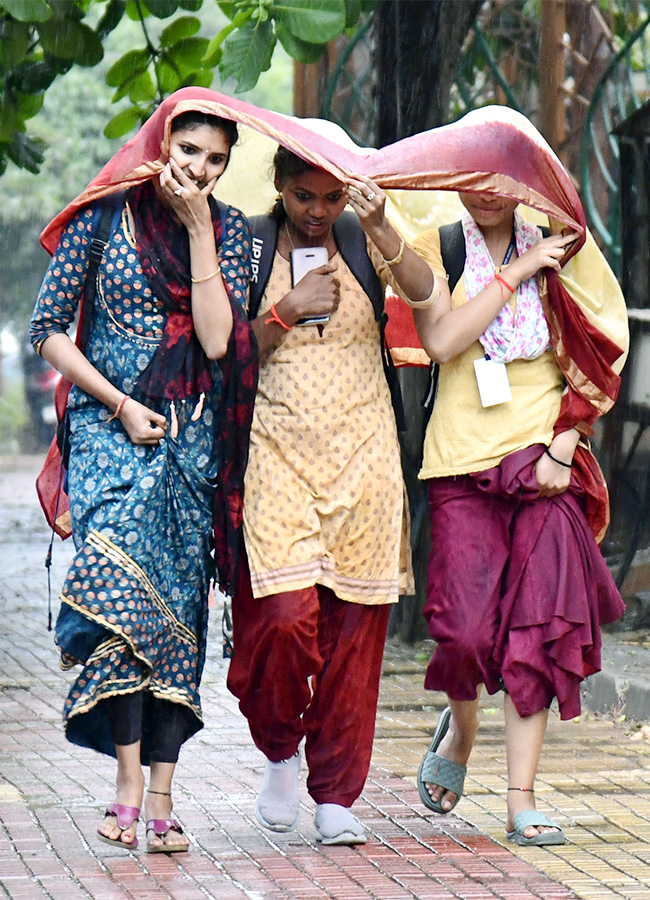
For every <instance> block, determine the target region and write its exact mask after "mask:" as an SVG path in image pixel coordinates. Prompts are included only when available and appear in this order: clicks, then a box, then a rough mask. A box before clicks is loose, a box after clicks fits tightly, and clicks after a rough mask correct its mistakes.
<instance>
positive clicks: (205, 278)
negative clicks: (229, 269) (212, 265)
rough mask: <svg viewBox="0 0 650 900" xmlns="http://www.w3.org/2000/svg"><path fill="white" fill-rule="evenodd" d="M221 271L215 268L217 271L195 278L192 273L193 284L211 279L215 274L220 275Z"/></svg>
mask: <svg viewBox="0 0 650 900" xmlns="http://www.w3.org/2000/svg"><path fill="white" fill-rule="evenodd" d="M219 272H221V269H215V271H214V272H212V274H211V275H205V276H204V277H203V278H194V277H193V276H192V275H190V278H191V280H192V284H201V282H203V281H210V279H211V278H214V276H215V275H218V274H219Z"/></svg>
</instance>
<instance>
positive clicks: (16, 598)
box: [0, 457, 650, 900]
mask: <svg viewBox="0 0 650 900" xmlns="http://www.w3.org/2000/svg"><path fill="white" fill-rule="evenodd" d="M37 465H38V460H35V459H30V458H28V459H25V460H22V461H21V460H16V459H13V458H2V457H0V528H1V533H2V535H3V540H2V542H1V544H0V610H1V615H0V896H2V897H9V898H11V900H41V898H50V900H87V898H92V900H205V898H215V900H242V898H248V900H267V898H268V900H271V898H273V900H275V898H278V900H279V898H286V900H325V898H335V900H357V898H372V900H415V898H417V900H428V898H431V900H452V898H456V900H495V898H498V900H528V898H538V900H568V898H572V897H576V896H578V897H581V898H584V900H606V898H630V900H631V898H639V900H641V898H648V897H650V790H649V789H650V761H649V757H648V752H649V750H650V744H648V743H646V742H645V741H644V740H642V739H639V738H641V732H639V731H638V730H637V732H636V733H635V732H634V731H633V729H631V728H630V727H629V726H628V725H626V724H625V723H617V722H616V721H615V719H616V716H615V715H610V716H609V717H596V716H593V715H584V716H583V717H582V719H581V720H580V721H579V722H571V723H560V722H559V719H558V718H557V716H556V715H555V714H553V713H552V715H551V722H550V727H549V734H548V739H547V745H546V748H545V753H544V757H543V760H542V766H541V772H540V777H539V780H538V783H537V798H538V803H539V806H540V807H541V808H542V809H544V810H546V811H548V812H550V814H551V815H554V816H555V817H556V818H557V819H558V820H559V821H560V823H561V824H562V826H563V827H564V829H565V831H566V834H567V837H568V843H567V844H566V845H565V846H564V847H556V848H550V849H541V848H524V849H520V848H514V847H513V846H512V845H510V844H508V843H507V842H506V841H505V840H504V830H503V829H504V817H505V788H506V781H505V777H504V760H503V756H504V754H503V746H502V737H503V731H502V716H501V710H500V708H499V701H498V698H486V701H485V702H484V704H483V708H482V725H481V731H480V734H479V738H478V742H477V746H476V748H475V751H474V754H473V757H472V760H471V762H470V771H469V776H468V779H467V782H466V796H465V797H464V798H463V800H462V801H461V803H460V804H459V806H458V807H457V809H456V811H455V812H456V813H457V815H448V816H435V815H434V814H432V815H426V814H425V812H426V811H425V810H424V808H423V807H422V806H421V804H420V802H419V798H418V794H417V790H416V788H415V785H414V773H415V772H416V770H417V766H418V764H419V761H420V759H421V757H422V754H423V752H424V750H425V749H426V747H427V745H428V741H429V738H430V733H431V729H432V726H433V724H434V722H435V719H436V716H437V714H438V712H439V711H440V709H441V708H442V707H443V705H444V703H443V698H442V697H441V696H440V695H437V694H430V693H425V692H424V691H423V690H422V688H421V684H422V672H423V667H424V661H425V658H426V652H427V650H428V648H427V647H420V648H406V647H403V646H400V645H397V644H390V645H389V647H388V648H387V654H386V662H385V666H384V676H383V678H382V690H381V701H380V710H379V718H378V723H377V738H376V744H375V753H374V756H373V766H372V769H371V772H370V777H369V779H368V783H367V786H366V789H365V791H364V793H363V795H362V797H361V798H360V800H359V801H358V802H357V804H355V807H354V811H355V813H356V814H357V815H358V816H359V818H360V819H361V820H362V821H363V822H364V824H365V825H366V826H367V829H368V837H369V840H368V843H367V844H366V845H365V846H361V847H358V848H348V847H329V848H328V847H323V846H321V845H320V844H317V843H316V842H315V840H314V831H313V825H312V815H313V808H314V807H313V803H312V801H311V800H310V799H309V797H308V795H307V793H306V791H305V790H304V783H303V787H302V803H303V809H302V819H301V826H300V829H299V830H298V831H296V832H293V833H291V834H288V835H273V834H271V833H269V832H265V831H264V830H263V829H261V828H260V827H259V826H258V825H257V823H256V821H255V818H254V815H253V802H254V799H255V795H256V790H257V786H258V785H259V782H260V778H261V773H262V769H263V760H262V758H261V755H260V754H259V753H258V751H257V750H255V748H254V747H253V746H252V745H251V741H250V738H249V735H248V731H247V728H246V726H245V724H244V721H243V719H242V717H241V715H240V714H239V712H238V710H237V706H236V702H235V700H234V698H233V697H231V696H230V694H229V693H228V692H227V690H226V689H225V674H226V663H224V661H223V660H222V659H221V658H220V653H219V650H220V648H219V627H218V614H217V613H216V611H215V617H214V620H213V623H212V625H213V627H212V639H211V644H210V650H209V654H208V656H209V662H208V665H207V669H206V673H205V677H204V681H203V687H202V697H203V704H204V712H205V718H206V727H205V729H204V730H203V731H202V732H200V733H199V734H198V735H197V736H196V737H195V738H194V739H193V740H191V741H190V742H189V743H188V744H187V745H186V746H185V748H184V750H183V752H182V755H181V761H180V763H179V768H178V776H177V779H176V787H175V811H176V813H177V815H178V816H179V818H180V819H181V820H182V822H183V824H184V826H185V828H186V829H187V831H188V833H189V835H190V838H191V842H192V843H191V850H190V852H189V853H187V854H178V855H177V856H167V855H164V854H159V855H154V856H151V855H149V856H148V855H147V854H146V853H145V852H144V849H143V846H142V847H141V848H140V849H138V850H137V851H136V852H133V853H132V852H130V851H121V850H119V849H114V848H112V847H110V846H107V845H106V844H103V843H101V842H99V841H98V840H96V838H95V829H96V827H97V825H98V823H99V821H100V819H101V813H102V810H103V809H104V808H105V806H106V805H107V804H109V803H110V802H111V801H112V785H113V780H114V763H113V762H112V761H111V760H108V759H106V758H104V757H99V756H97V755H95V754H94V753H92V752H91V751H88V750H83V749H80V748H76V747H73V746H72V745H70V744H68V743H67V742H66V741H65V739H64V737H63V732H62V727H61V721H60V711H61V706H62V699H63V697H64V695H65V692H66V685H67V683H68V682H69V680H70V677H71V676H70V674H69V673H67V674H65V673H62V672H61V671H60V670H59V668H58V663H57V658H56V654H55V651H54V647H53V644H52V637H51V634H49V633H48V632H47V630H46V578H45V574H44V569H43V558H44V555H45V549H46V546H47V533H46V531H45V528H44V526H43V522H42V519H41V515H40V511H39V509H38V507H37V504H36V501H35V499H34V494H33V477H34V473H35V471H36V469H37ZM70 552H71V547H70V546H69V545H68V543H66V544H62V543H61V542H58V541H57V544H56V546H55V563H54V574H53V585H54V596H55V598H56V595H57V592H58V588H59V586H60V584H61V581H62V578H63V574H64V572H65V569H66V566H67V562H68V559H69V556H70ZM57 605H58V604H56V603H55V609H56V606H57ZM142 832H143V828H142V826H141V828H140V838H141V840H142V838H143V834H142ZM143 844H144V841H142V845H143Z"/></svg>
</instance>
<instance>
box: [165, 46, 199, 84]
mask: <svg viewBox="0 0 650 900" xmlns="http://www.w3.org/2000/svg"><path fill="white" fill-rule="evenodd" d="M207 46H208V41H207V38H198V37H191V38H185V39H184V40H182V41H178V43H176V44H174V46H173V47H171V48H170V49H169V51H168V52H167V53H166V54H165V58H166V59H167V60H168V61H170V62H171V63H172V65H175V66H176V67H177V68H178V71H179V72H180V73H181V76H184V75H186V74H187V73H188V72H189V71H191V70H193V69H200V68H202V60H203V57H204V55H205V51H206V48H207Z"/></svg>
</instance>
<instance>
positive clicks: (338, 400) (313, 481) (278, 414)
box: [244, 252, 413, 605]
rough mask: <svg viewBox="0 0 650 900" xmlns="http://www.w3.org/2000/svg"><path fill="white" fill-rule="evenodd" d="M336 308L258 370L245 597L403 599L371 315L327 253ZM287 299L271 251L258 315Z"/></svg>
mask: <svg viewBox="0 0 650 900" xmlns="http://www.w3.org/2000/svg"><path fill="white" fill-rule="evenodd" d="M331 262H336V264H337V267H338V268H337V271H336V272H335V273H334V277H335V278H337V279H339V281H340V285H341V297H342V300H341V304H340V306H339V308H338V310H337V311H336V312H335V313H334V314H333V315H332V316H331V318H330V321H329V323H328V324H327V325H326V326H325V328H324V329H323V333H322V336H319V333H318V330H317V328H316V327H315V326H305V327H299V326H294V328H293V329H292V330H291V331H290V332H288V333H287V334H286V335H285V337H284V339H283V340H282V341H281V343H280V344H279V345H278V346H276V347H274V348H271V349H270V350H269V351H268V353H266V354H265V355H264V356H263V357H262V359H261V360H260V378H259V386H258V393H257V399H256V403H255V414H254V419H253V426H252V432H251V447H250V457H249V463H248V470H247V473H246V502H245V504H244V535H245V539H246V549H247V553H248V559H249V564H250V569H251V580H252V586H253V592H254V595H255V596H256V597H264V596H268V595H269V594H276V593H281V592H284V591H293V590H299V589H302V588H305V587H310V586H312V585H314V584H322V585H324V586H326V587H329V588H331V589H332V590H333V591H334V593H335V594H336V595H337V597H339V598H341V599H342V600H347V601H350V602H353V603H362V604H368V605H372V604H382V603H393V602H396V601H397V599H398V596H399V594H400V593H407V592H409V591H412V589H413V588H412V575H411V568H410V549H409V542H408V511H407V505H406V499H405V489H404V483H403V478H402V470H401V465H400V453H399V444H398V439H397V429H396V426H395V418H394V415H393V410H392V407H391V401H390V393H389V389H388V384H387V382H386V377H385V375H384V370H383V367H382V361H381V351H380V341H379V325H378V323H377V322H376V321H375V318H374V314H373V309H372V305H371V303H370V301H369V299H368V297H367V296H366V294H365V293H364V292H363V290H362V289H361V287H360V285H359V284H358V282H357V281H356V279H355V277H354V275H353V274H352V272H351V271H350V269H349V268H348V266H347V265H346V263H345V262H344V261H343V259H342V257H341V255H340V254H339V253H337V254H336V255H335V256H334V257H333V258H332V260H331ZM289 290H291V272H290V265H289V262H288V261H287V260H285V259H284V258H283V257H282V256H280V254H279V253H277V252H276V255H275V259H274V263H273V270H272V272H271V276H270V278H269V282H268V285H267V288H266V292H265V295H264V297H263V298H262V303H261V307H260V314H262V313H264V312H265V311H268V310H269V309H270V307H271V304H273V303H277V302H279V300H280V299H281V298H282V297H283V296H284V295H285V294H287V293H288V292H289Z"/></svg>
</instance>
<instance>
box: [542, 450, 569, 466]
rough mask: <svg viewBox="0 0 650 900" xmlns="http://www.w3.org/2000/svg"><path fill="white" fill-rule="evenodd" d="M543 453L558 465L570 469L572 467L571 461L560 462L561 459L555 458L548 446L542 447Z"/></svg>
mask: <svg viewBox="0 0 650 900" xmlns="http://www.w3.org/2000/svg"><path fill="white" fill-rule="evenodd" d="M544 453H545V454H546V455H547V456H548V457H549V458H550V459H552V460H553V462H554V463H557V464H558V466H564V468H565V469H572V468H573V463H567V462H562V460H561V459H557V458H556V457H555V456H553V454H552V453H551V451H550V450H549V449H548V447H546V448H545V449H544Z"/></svg>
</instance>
